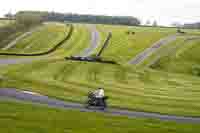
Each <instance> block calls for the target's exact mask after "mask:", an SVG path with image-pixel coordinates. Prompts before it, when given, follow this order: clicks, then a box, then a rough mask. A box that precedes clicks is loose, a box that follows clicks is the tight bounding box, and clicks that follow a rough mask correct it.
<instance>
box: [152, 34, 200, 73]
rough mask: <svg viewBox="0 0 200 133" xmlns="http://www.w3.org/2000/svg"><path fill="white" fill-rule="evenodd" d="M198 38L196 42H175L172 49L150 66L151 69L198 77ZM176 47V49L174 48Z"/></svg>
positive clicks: (199, 63) (199, 48)
mask: <svg viewBox="0 0 200 133" xmlns="http://www.w3.org/2000/svg"><path fill="white" fill-rule="evenodd" d="M199 44H200V37H199V39H196V40H190V41H187V42H185V41H184V40H182V42H180V41H179V42H177V43H175V44H174V45H173V46H174V48H173V49H172V50H171V51H170V52H168V53H167V54H166V55H164V56H163V57H161V58H160V59H159V60H157V61H156V62H155V63H154V64H152V68H154V69H157V70H163V71H167V72H172V73H174V72H175V73H182V74H183V73H184V74H191V75H196V76H199V75H200V69H199V68H200V62H199V61H200V58H199V56H198V55H199V51H200V45H199ZM175 46H176V47H175Z"/></svg>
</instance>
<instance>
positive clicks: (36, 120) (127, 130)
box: [0, 101, 200, 133]
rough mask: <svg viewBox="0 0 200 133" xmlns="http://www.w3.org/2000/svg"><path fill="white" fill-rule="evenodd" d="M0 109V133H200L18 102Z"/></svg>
mask: <svg viewBox="0 0 200 133" xmlns="http://www.w3.org/2000/svg"><path fill="white" fill-rule="evenodd" d="M0 108H1V113H0V130H1V132H3V133H11V132H12V133H13V132H15V133H27V132H28V133H102V132H103V133H135V132H137V133H161V132H163V133H172V132H173V133H197V132H199V131H200V127H199V125H197V124H193V125H192V124H178V123H175V122H164V121H159V120H152V119H129V118H127V117H119V116H108V115H103V114H101V113H83V112H79V111H71V110H68V111H66V110H62V109H53V108H48V107H41V106H35V105H31V104H27V103H19V102H5V101H4V102H3V101H0ZM33 110H34V111H33Z"/></svg>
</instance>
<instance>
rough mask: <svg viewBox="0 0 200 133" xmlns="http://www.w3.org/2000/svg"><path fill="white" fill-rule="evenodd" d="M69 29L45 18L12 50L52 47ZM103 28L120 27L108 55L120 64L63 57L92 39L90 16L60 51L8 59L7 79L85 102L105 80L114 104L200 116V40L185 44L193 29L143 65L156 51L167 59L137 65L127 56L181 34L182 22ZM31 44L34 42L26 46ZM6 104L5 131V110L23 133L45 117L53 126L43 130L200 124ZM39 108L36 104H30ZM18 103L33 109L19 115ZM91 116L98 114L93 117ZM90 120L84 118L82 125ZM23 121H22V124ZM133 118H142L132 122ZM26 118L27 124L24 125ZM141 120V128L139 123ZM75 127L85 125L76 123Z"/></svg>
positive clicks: (4, 83)
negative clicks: (171, 25) (176, 26)
mask: <svg viewBox="0 0 200 133" xmlns="http://www.w3.org/2000/svg"><path fill="white" fill-rule="evenodd" d="M68 29H69V28H68V27H66V26H65V25H55V24H52V25H45V27H43V28H42V29H41V30H40V31H38V32H34V33H33V34H32V35H30V36H28V37H27V38H25V39H23V40H21V41H20V42H18V43H19V44H17V45H16V47H15V48H14V49H11V51H16V52H21V51H22V52H27V53H32V52H38V51H44V50H46V49H49V48H50V47H52V46H53V45H54V44H55V43H56V42H57V41H59V39H62V38H63V36H64V31H66V30H68ZM97 29H98V30H99V32H100V35H101V43H102V42H103V41H104V40H105V38H106V36H107V32H108V31H112V33H113V38H112V39H111V42H110V44H109V46H108V48H107V49H106V50H105V51H104V52H103V55H102V57H103V58H106V59H113V60H116V61H118V62H119V63H120V65H111V64H100V63H89V62H75V61H66V60H64V59H63V57H65V56H70V55H78V54H80V53H81V51H82V50H84V49H85V48H86V47H88V46H89V45H90V32H89V31H88V28H87V27H86V26H85V25H82V24H74V32H73V33H72V36H71V38H70V40H68V41H67V42H65V43H64V44H63V45H62V46H61V47H60V48H59V49H58V50H57V51H56V52H54V53H52V54H50V55H49V58H47V59H46V60H42V61H34V62H32V63H30V64H18V65H13V66H5V67H1V69H0V75H1V77H2V78H0V87H10V88H17V89H20V90H29V91H33V92H37V93H40V94H43V95H47V96H49V97H54V98H58V99H62V100H66V101H73V102H79V103H83V102H85V99H86V96H87V93H88V92H89V91H92V90H94V89H96V88H98V87H103V88H105V91H106V95H108V96H109V97H110V99H109V106H111V107H118V108H126V109H129V110H137V111H147V112H157V113H162V114H173V115H183V116H198V117H199V116H200V112H199V110H200V91H199V88H200V82H199V81H200V79H199V77H197V76H196V75H198V76H199V75H200V67H199V60H200V59H199V56H198V52H199V50H200V47H199V45H198V44H199V43H200V41H199V40H197V41H191V42H187V43H184V45H183V42H184V39H185V35H182V36H179V37H178V38H177V40H176V41H174V42H172V43H170V44H168V45H166V46H163V47H161V48H160V49H158V51H157V52H156V53H154V54H153V55H152V56H150V57H149V58H148V59H147V60H145V62H144V63H143V64H142V65H143V66H146V65H148V64H149V63H150V64H151V63H152V61H154V59H157V58H158V57H159V60H156V61H155V62H153V64H152V65H151V66H152V67H147V68H144V67H143V66H142V65H141V67H134V66H133V65H128V64H127V62H128V61H129V60H130V59H132V58H133V57H135V56H136V55H137V54H138V53H140V52H142V51H143V50H144V49H145V48H148V47H150V46H151V45H152V44H153V43H154V42H156V41H158V40H159V39H161V38H163V37H165V36H168V35H171V34H175V33H176V29H174V28H158V27H128V26H109V25H97ZM128 32H135V34H128ZM187 32H191V33H189V35H195V36H196V35H197V34H198V33H197V31H191V30H188V31H187ZM27 44H31V45H27ZM25 46H31V47H29V48H28V49H25ZM99 49H100V47H98V48H97V50H95V51H94V53H96V52H97V51H98V50H99ZM160 55H161V57H160ZM55 57H56V59H55ZM124 64H126V65H124ZM152 68H154V69H152ZM188 74H189V75H188ZM194 75H195V76H194ZM9 105H12V106H9ZM20 105H21V106H20ZM8 106H9V107H8ZM0 108H2V109H3V110H1V111H2V112H3V115H2V117H1V114H0V125H2V124H1V123H3V124H4V126H5V125H7V128H4V126H2V127H1V126H0V128H2V129H3V131H5V132H6V131H8V130H10V131H12V128H8V127H9V126H11V125H9V124H6V123H4V122H2V121H1V118H6V119H7V118H11V119H9V120H7V121H6V122H8V123H12V122H13V123H14V124H13V125H12V126H11V127H13V130H14V129H16V130H17V131H19V132H22V133H23V132H25V131H27V130H28V129H32V128H35V127H38V126H39V125H46V127H45V128H39V129H38V130H36V131H38V132H40V131H43V132H48V131H52V132H60V131H61V130H64V129H65V127H66V124H65V123H69V127H68V128H70V129H71V128H72V131H76V132H90V131H92V130H93V132H98V131H99V129H103V130H100V131H101V132H102V131H104V132H108V133H110V132H115V133H116V132H120V133H121V132H122V131H123V132H133V131H135V132H155V133H156V132H196V131H197V130H199V129H198V127H196V126H195V125H189V124H186V126H185V125H182V124H181V125H179V124H175V123H172V124H171V123H168V122H167V123H165V122H160V121H154V120H146V119H145V120H142V119H126V118H122V117H113V116H112V117H111V116H102V115H100V114H95V113H94V114H93V113H85V114H84V113H80V112H76V111H62V110H53V109H52V110H51V109H49V108H42V107H35V106H31V105H28V104H19V103H11V102H1V103H0ZM33 108H34V109H36V111H34V112H33V111H30V110H32V109H33ZM13 110H15V111H16V110H25V111H24V112H25V113H24V117H22V118H23V119H19V118H20V117H21V116H22V114H21V112H19V111H18V112H17V113H15V114H14V117H12V115H11V117H10V113H11V114H12V113H13ZM44 112H45V113H44ZM47 115H48V116H52V117H53V118H52V119H50V118H49V119H48V120H49V121H48V122H47V121H46V119H47V118H48V116H47ZM36 116H40V117H39V118H40V119H39V120H36V118H37V117H36ZM54 116H56V117H54ZM63 116H68V117H63ZM77 116H78V117H77ZM90 116H91V119H87V118H89V117H90ZM77 119H78V120H77ZM28 120H30V121H31V123H30V125H29V123H27V121H28ZM54 120H55V121H56V122H55V121H54ZM83 120H84V126H81V124H82V122H83ZM36 121H37V124H36ZM53 121H54V122H53ZM77 121H78V122H80V123H79V125H77ZM97 121H98V122H97ZM119 121H120V122H119ZM149 121H150V123H149ZM32 122H33V123H32ZM104 122H106V123H118V122H119V123H118V124H119V125H118V124H117V127H116V126H115V125H114V126H113V127H112V128H111V129H106V125H105V124H103V123H104ZM18 123H19V125H17V124H18ZM44 123H45V124H44ZM52 123H54V124H55V123H56V124H57V125H59V126H58V127H59V129H56V128H52ZM63 123H64V124H63ZM124 123H125V124H124ZM130 123H134V124H133V125H130ZM26 124H27V125H26ZM91 124H92V126H93V124H95V125H96V126H97V127H96V128H95V129H94V128H90V125H91ZM168 124H169V125H168ZM23 125H25V126H27V127H25V126H24V127H23ZM34 125H35V126H34ZM74 125H76V126H74ZM111 125H112V124H111ZM134 125H135V128H133V127H134ZM149 125H150V126H149ZM20 126H22V128H20ZM5 127H6V126H5ZM75 127H77V128H76V129H74V128H75ZM23 129H24V130H23ZM78 129H80V130H78ZM69 132H70V131H69Z"/></svg>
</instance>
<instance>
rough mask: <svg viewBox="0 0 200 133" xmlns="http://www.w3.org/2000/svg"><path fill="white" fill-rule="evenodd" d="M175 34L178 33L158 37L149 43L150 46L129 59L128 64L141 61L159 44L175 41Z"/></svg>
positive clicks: (135, 63) (157, 47) (159, 45)
mask: <svg viewBox="0 0 200 133" xmlns="http://www.w3.org/2000/svg"><path fill="white" fill-rule="evenodd" d="M177 35H178V34H175V35H171V36H168V37H165V38H163V39H160V40H159V41H157V42H156V43H154V44H153V45H151V47H149V48H147V49H145V50H144V51H143V52H141V53H139V54H138V55H137V56H136V57H134V58H133V59H131V60H130V61H129V64H133V65H137V64H139V63H141V62H142V61H144V60H145V59H146V58H147V57H149V56H150V55H151V54H152V53H154V52H155V51H156V50H157V49H159V48H160V47H161V46H163V45H167V44H169V43H170V42H172V41H175V40H176V38H177Z"/></svg>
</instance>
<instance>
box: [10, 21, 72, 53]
mask: <svg viewBox="0 0 200 133" xmlns="http://www.w3.org/2000/svg"><path fill="white" fill-rule="evenodd" d="M37 28H38V27H37ZM68 29H69V28H67V27H66V26H65V25H61V24H60V25H56V24H47V25H43V26H41V27H39V28H38V29H37V30H36V31H34V32H33V33H32V34H31V35H28V36H26V37H25V38H23V39H21V40H19V41H18V42H17V43H16V44H15V45H14V46H13V47H11V48H10V49H8V50H7V51H9V52H15V53H17V52H19V53H34V52H36V53H38V52H41V51H46V50H48V49H49V48H51V47H53V46H55V45H56V44H57V43H58V42H60V41H61V40H62V39H63V38H64V37H65V36H66V35H67V33H68Z"/></svg>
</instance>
